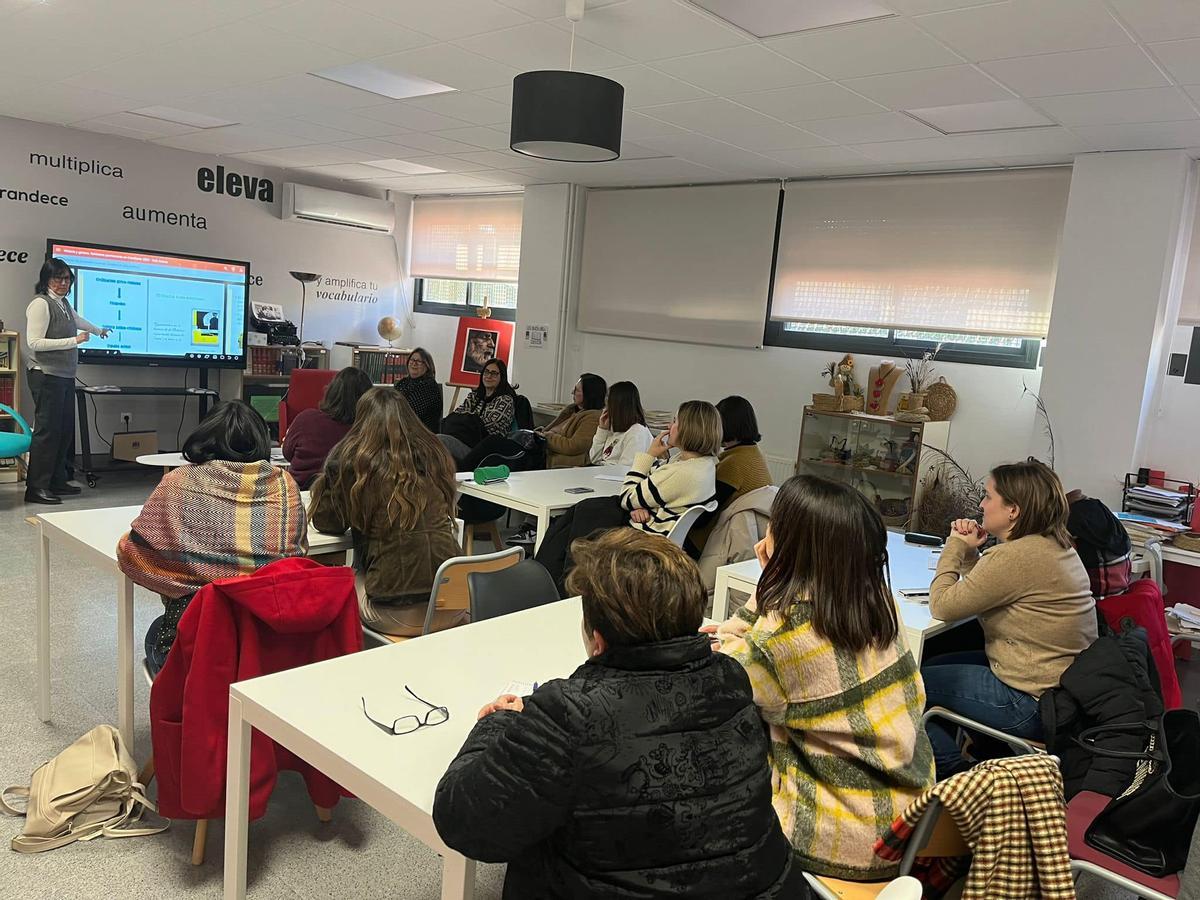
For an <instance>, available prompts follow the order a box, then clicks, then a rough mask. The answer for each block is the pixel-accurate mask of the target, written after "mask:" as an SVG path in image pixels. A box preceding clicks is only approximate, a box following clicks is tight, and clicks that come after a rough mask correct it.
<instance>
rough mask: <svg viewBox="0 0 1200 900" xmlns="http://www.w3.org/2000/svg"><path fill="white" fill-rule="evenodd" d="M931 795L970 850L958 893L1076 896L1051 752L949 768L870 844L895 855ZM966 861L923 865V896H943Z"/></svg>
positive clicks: (981, 899) (1030, 899)
mask: <svg viewBox="0 0 1200 900" xmlns="http://www.w3.org/2000/svg"><path fill="white" fill-rule="evenodd" d="M934 797H937V798H938V799H939V800H941V802H942V803H943V805H944V806H945V812H947V813H949V814H950V815H951V816H953V817H954V821H955V823H956V824H957V825H958V828H959V831H960V832H961V833H962V836H963V838H964V839H965V840H966V842H967V846H969V847H970V848H971V850H972V853H973V855H972V856H971V857H970V859H969V866H970V869H969V871H968V872H967V883H966V885H965V887H964V889H963V894H962V897H963V900H996V898H1000V897H1003V898H1005V900H1038V898H1041V900H1074V897H1075V886H1074V884H1073V882H1072V880H1071V862H1070V858H1069V857H1068V855H1067V819H1066V804H1065V803H1064V801H1063V782H1062V774H1061V773H1060V772H1059V770H1058V764H1057V763H1056V762H1055V760H1054V758H1053V757H1051V756H1046V755H1044V754H1035V755H1032V756H1018V757H1014V758H1011V759H993V760H988V761H986V762H982V763H980V764H979V765H977V766H975V767H974V768H972V769H969V770H968V771H966V772H960V773H959V774H958V775H952V776H951V777H950V778H947V779H946V780H945V781H943V782H940V783H939V784H936V785H934V786H933V787H932V788H930V789H929V790H927V791H926V792H925V793H923V794H922V795H921V796H920V797H918V798H917V799H916V801H914V802H913V804H912V806H910V807H909V808H908V809H906V810H905V811H904V813H903V814H902V815H901V816H899V817H898V818H897V819H896V821H895V822H894V823H893V824H892V827H891V828H890V829H889V830H888V833H887V834H886V835H884V836H883V837H882V838H881V839H880V840H879V842H878V843H877V844H876V845H875V853H876V855H878V856H879V857H880V858H882V859H884V860H888V861H891V862H896V861H898V860H899V859H900V857H901V856H903V854H904V845H905V843H907V841H908V838H909V836H910V835H911V834H912V831H913V829H914V828H915V827H916V824H917V822H919V821H920V819H921V816H922V815H923V814H924V812H925V809H926V807H928V806H929V801H930V800H931V799H933V798H934ZM918 862H920V860H918ZM967 864H968V863H967V860H963V859H957V860H950V859H939V860H936V861H934V864H933V865H932V866H925V867H924V871H923V874H922V875H921V876H919V877H921V878H922V880H923V881H924V882H925V897H926V898H930V900H935V898H939V897H941V896H943V895H944V894H945V893H946V890H947V889H948V888H949V887H950V886H951V885H952V884H953V883H954V882H955V881H957V880H958V877H960V876H961V874H962V871H963V869H965V868H966V867H967ZM914 874H917V873H914Z"/></svg>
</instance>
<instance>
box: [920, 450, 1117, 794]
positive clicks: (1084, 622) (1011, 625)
mask: <svg viewBox="0 0 1200 900" xmlns="http://www.w3.org/2000/svg"><path fill="white" fill-rule="evenodd" d="M979 508H980V509H982V510H983V524H982V525H980V524H979V523H978V522H976V521H974V520H973V519H959V520H958V521H956V522H955V523H954V525H953V528H952V530H951V532H950V538H949V540H947V542H946V549H945V550H943V551H942V555H941V560H940V561H939V562H938V568H937V574H936V575H935V576H934V579H933V584H932V585H931V586H930V589H929V611H930V612H931V613H933V615H934V616H935V617H937V618H939V619H942V620H944V621H950V622H953V621H955V620H958V619H965V618H969V617H970V616H978V617H979V622H980V624H981V625H982V626H983V635H984V650H983V652H982V653H981V652H978V651H976V652H968V653H950V654H946V655H944V656H940V657H935V658H933V659H931V660H928V661H926V663H925V665H924V668H923V669H922V676H923V677H924V679H925V693H926V696H927V698H928V705H929V706H942V707H945V708H946V709H951V710H954V711H955V712H957V713H960V714H961V715H964V716H967V717H969V718H971V719H974V720H975V721H977V722H980V723H982V724H984V725H990V726H992V727H993V728H998V729H999V730H1000V731H1003V732H1005V733H1006V734H1012V735H1015V736H1017V737H1022V738H1032V739H1034V740H1037V739H1040V738H1041V736H1042V725H1041V721H1040V719H1039V717H1038V703H1037V701H1038V697H1040V696H1041V694H1042V692H1043V691H1045V690H1046V689H1047V688H1051V687H1055V686H1057V685H1058V681H1059V678H1060V677H1061V676H1062V673H1063V672H1064V671H1065V670H1066V668H1067V667H1068V666H1069V665H1071V663H1072V662H1073V661H1074V660H1075V657H1076V656H1077V655H1078V654H1079V653H1080V651H1082V650H1084V649H1085V648H1086V647H1088V645H1090V644H1091V643H1092V642H1093V641H1094V640H1096V604H1095V601H1094V600H1093V599H1092V592H1091V586H1090V584H1089V582H1088V576H1087V572H1086V571H1085V570H1084V568H1083V563H1082V562H1081V561H1080V559H1079V555H1078V554H1077V553H1076V552H1075V548H1074V544H1073V543H1072V541H1071V536H1070V534H1068V533H1067V511H1068V506H1067V497H1066V494H1065V493H1064V491H1063V487H1062V483H1061V482H1060V481H1059V480H1058V476H1057V475H1055V474H1054V472H1053V471H1052V470H1051V469H1050V468H1048V467H1047V466H1045V465H1043V464H1042V463H1040V462H1037V461H1036V460H1032V459H1031V460H1029V461H1028V462H1022V463H1013V464H1011V465H1006V466H999V467H997V468H996V469H993V470H992V473H991V475H990V477H989V478H988V480H987V486H986V490H985V492H984V497H983V500H982V501H981V502H980V504H979ZM992 535H994V536H995V537H996V539H997V540H998V541H999V543H998V544H996V546H994V547H992V548H991V549H990V550H987V551H985V552H984V553H983V555H982V556H981V555H980V554H979V552H978V551H979V548H980V547H981V546H983V544H984V543H985V542H986V541H987V539H988V537H989V536H992ZM929 738H930V740H931V741H932V742H933V752H934V758H935V759H936V761H937V774H938V778H939V779H943V778H946V777H948V776H950V775H953V774H954V773H955V772H958V771H961V770H963V769H965V768H968V767H969V765H970V763H969V762H968V761H967V760H966V759H964V758H963V756H962V754H961V753H960V752H959V750H958V747H957V745H956V743H955V739H954V733H953V731H952V730H950V729H949V728H947V727H946V726H944V725H942V724H941V723H940V722H937V721H933V722H930V723H929Z"/></svg>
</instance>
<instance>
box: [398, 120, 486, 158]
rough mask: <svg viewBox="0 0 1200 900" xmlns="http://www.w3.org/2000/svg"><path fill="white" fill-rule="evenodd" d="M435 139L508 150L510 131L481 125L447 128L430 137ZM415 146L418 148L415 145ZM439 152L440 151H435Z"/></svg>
mask: <svg viewBox="0 0 1200 900" xmlns="http://www.w3.org/2000/svg"><path fill="white" fill-rule="evenodd" d="M430 137H434V138H446V139H447V140H451V141H458V142H460V143H463V144H470V145H471V146H473V147H477V148H478V149H480V150H507V149H508V129H507V128H505V129H503V130H501V129H498V128H486V127H484V126H481V125H476V126H473V127H471V128H447V129H445V130H443V131H438V132H435V133H434V134H432V135H430ZM397 140H399V141H412V140H413V137H412V136H411V135H402V136H400V137H398V138H397ZM413 146H416V144H415V143H414V144H413ZM433 152H435V153H436V152H438V151H433Z"/></svg>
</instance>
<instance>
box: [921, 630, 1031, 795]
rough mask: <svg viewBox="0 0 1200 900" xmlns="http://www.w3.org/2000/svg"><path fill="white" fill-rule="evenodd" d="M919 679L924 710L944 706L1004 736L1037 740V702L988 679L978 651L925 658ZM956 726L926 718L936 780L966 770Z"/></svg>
mask: <svg viewBox="0 0 1200 900" xmlns="http://www.w3.org/2000/svg"><path fill="white" fill-rule="evenodd" d="M921 678H922V680H923V681H924V682H925V705H926V708H928V707H930V706H941V707H945V708H946V709H949V710H951V711H953V712H956V713H958V714H959V715H962V716H966V717H967V718H969V719H974V720H975V721H976V722H979V723H980V724H982V725H990V726H991V727H992V728H996V729H999V730H1000V731H1003V732H1004V733H1005V734H1011V735H1013V736H1015V737H1021V738H1032V739H1033V740H1041V737H1042V720H1041V718H1040V717H1039V716H1038V702H1037V699H1036V698H1034V697H1031V696H1030V695H1029V694H1026V693H1025V692H1024V691H1018V690H1017V689H1016V688H1011V687H1009V686H1008V685H1007V684H1005V683H1004V682H1003V681H1001V680H1000V679H999V678H997V677H996V676H995V675H993V674H992V669H991V665H990V664H989V663H988V658H987V655H986V654H985V653H984V652H983V651H982V650H971V651H968V652H965V653H947V654H945V655H943V656H937V657H934V658H933V659H930V660H926V661H925V664H924V665H923V666H922V668H921ZM957 728H958V726H956V725H953V724H951V723H949V722H946V721H944V720H942V719H931V720H930V722H929V725H928V726H927V729H926V730H927V731H928V733H929V741H930V743H931V744H933V758H934V762H935V763H936V765H937V778H938V781H941V780H942V779H943V778H948V777H950V776H951V775H953V774H954V773H956V772H961V771H963V770H964V769H968V768H970V765H971V764H970V763H969V762H968V761H967V760H966V759H964V758H963V755H962V753H960V752H959V749H958V744H957V743H956V741H955V732H956V731H957Z"/></svg>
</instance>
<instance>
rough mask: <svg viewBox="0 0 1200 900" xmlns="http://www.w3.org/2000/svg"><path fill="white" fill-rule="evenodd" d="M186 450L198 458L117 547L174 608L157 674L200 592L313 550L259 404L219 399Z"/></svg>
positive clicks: (160, 636) (159, 640) (152, 641)
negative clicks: (190, 603)
mask: <svg viewBox="0 0 1200 900" xmlns="http://www.w3.org/2000/svg"><path fill="white" fill-rule="evenodd" d="M183 456H184V459H186V460H187V461H188V463H190V465H186V466H181V467H180V468H178V469H175V470H174V471H173V472H168V473H167V474H166V475H164V476H163V480H162V481H160V482H159V484H158V487H156V488H155V489H154V490H153V491H152V492H151V494H150V497H149V499H147V500H146V505H145V506H143V507H142V511H141V512H140V513H138V516H137V518H136V519H134V520H133V524H132V525H131V526H130V528H129V533H128V534H126V535H125V536H124V537H122V538H121V540H120V543H119V544H118V545H117V565H118V566H119V567H120V569H121V571H122V572H124V573H125V574H126V575H128V576H129V577H130V578H131V579H132V580H133V581H134V582H135V583H137V584H140V585H141V586H142V587H145V588H149V589H150V590H152V591H157V592H158V593H159V595H160V596H161V597H162V600H163V604H164V606H165V607H166V610H165V612H164V613H163V615H161V616H159V617H158V618H157V619H155V620H154V622H153V623H152V624H151V625H150V630H149V631H148V632H147V633H146V660H147V661H148V662H149V663H150V667H151V669H153V670H154V671H156V672H157V671H158V670H159V669H161V668H162V666H163V663H165V662H166V658H167V653H168V651H169V650H170V649H171V644H172V643H174V641H175V631H176V628H177V627H178V625H179V619H180V618H181V617H182V616H183V611H184V610H185V609H187V605H188V601H190V600H191V599H192V595H193V594H195V593H196V591H198V590H199V589H200V588H202V587H204V585H206V584H208V583H209V582H210V581H217V580H219V579H221V578H233V577H235V576H238V575H249V574H250V573H251V572H253V571H255V570H256V569H258V568H260V567H262V566H265V565H266V564H267V563H270V562H274V561H275V560H277V559H283V558H284V557H288V556H303V555H304V554H305V553H306V552H307V551H308V523H307V521H306V519H305V516H304V507H303V505H302V504H301V502H300V488H299V487H298V486H297V485H296V482H295V480H294V479H293V478H292V476H291V475H289V474H288V473H287V472H286V471H285V470H283V469H279V468H276V467H275V466H273V465H271V462H270V457H271V436H270V433H269V432H268V431H267V423H266V422H264V421H263V418H262V416H260V415H259V414H258V413H257V412H255V411H254V410H253V409H252V408H251V407H250V406H248V405H247V404H245V403H243V402H242V401H241V400H227V401H225V402H224V403H218V404H217V405H216V406H215V407H214V408H213V410H212V412H210V413H209V414H208V415H207V416H205V417H204V421H202V422H201V423H200V425H199V426H198V427H197V428H196V430H195V431H193V432H192V433H191V434H190V435H188V437H187V440H186V441H185V442H184V445H183Z"/></svg>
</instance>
